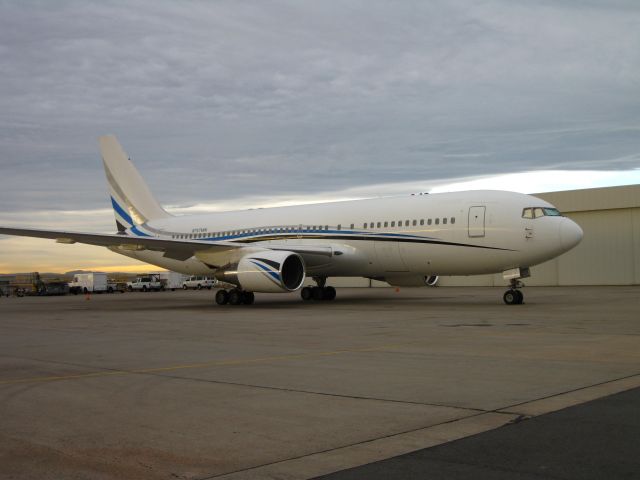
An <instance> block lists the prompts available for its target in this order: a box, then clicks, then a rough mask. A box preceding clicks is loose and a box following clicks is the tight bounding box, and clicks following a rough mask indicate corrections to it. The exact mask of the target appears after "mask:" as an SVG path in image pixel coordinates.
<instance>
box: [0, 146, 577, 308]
mask: <svg viewBox="0 0 640 480" xmlns="http://www.w3.org/2000/svg"><path fill="white" fill-rule="evenodd" d="M100 151H101V153H102V160H103V162H104V168H105V173H106V176H107V181H108V184H109V190H110V193H111V204H112V206H113V210H114V214H115V218H116V225H117V228H118V233H116V234H94V233H81V232H68V231H51V230H35V229H26V228H6V227H0V234H7V235H21V236H28V237H40V238H50V239H55V240H56V241H57V242H59V243H67V244H72V243H76V242H79V243H86V244H90V245H99V246H103V247H107V248H108V249H109V250H111V251H113V252H116V253H120V254H122V255H126V256H128V257H132V258H135V259H138V260H141V261H143V262H147V263H150V264H153V265H157V266H159V267H162V268H166V269H169V270H173V271H176V272H181V273H185V274H192V275H213V276H215V277H216V278H217V279H219V280H222V281H224V282H227V283H229V284H232V285H235V288H233V289H232V290H230V291H227V290H219V291H218V292H217V294H216V302H217V303H218V304H220V305H224V304H226V303H230V304H232V305H239V304H251V303H253V301H254V292H284V293H286V292H293V291H296V290H299V289H300V288H301V287H302V285H303V282H304V280H305V277H308V276H309V277H312V278H313V279H314V281H315V282H316V283H317V287H312V288H311V287H304V288H302V289H301V296H302V298H303V299H304V300H312V299H315V300H333V299H334V298H335V296H336V291H335V289H334V288H333V287H331V286H327V285H326V280H327V278H329V277H341V276H349V277H356V276H358V277H366V278H371V279H375V280H383V281H386V282H387V283H389V284H390V285H394V286H424V285H425V284H426V283H427V282H429V281H430V279H433V276H435V275H476V274H486V273H499V272H502V273H503V277H504V279H505V280H506V281H507V280H508V281H509V283H510V287H509V289H508V290H507V291H506V292H505V294H504V297H503V298H504V301H505V303H507V304H509V305H512V304H520V303H522V301H523V295H522V292H521V290H520V288H521V287H522V286H523V285H522V282H520V279H521V278H525V277H528V276H529V267H531V266H533V265H537V264H539V263H542V262H545V261H547V260H550V259H552V258H554V257H556V256H558V255H560V254H562V253H564V252H566V251H568V250H570V249H571V248H573V247H574V246H576V245H577V244H578V243H579V242H580V240H581V239H582V230H581V228H580V227H579V226H578V225H577V224H576V223H574V222H573V221H571V220H570V219H568V218H565V217H563V216H562V215H561V214H560V212H558V210H557V209H556V208H555V207H554V206H553V205H551V204H549V203H547V202H545V201H543V200H540V199H539V198H536V197H533V196H530V195H524V194H520V193H512V192H502V191H480V190H479V191H468V192H460V193H441V194H419V195H411V196H406V197H394V198H376V199H369V200H356V201H344V202H334V203H323V204H314V205H299V206H292V207H278V208H265V209H254V210H245V211H231V212H222V213H208V214H199V215H185V216H173V215H171V214H169V213H167V212H166V211H165V210H164V209H163V208H162V207H161V206H160V204H159V203H158V202H157V201H156V200H155V198H154V197H153V195H152V194H151V192H150V190H149V188H148V187H147V185H146V183H145V182H144V180H143V179H142V177H141V176H140V174H139V173H138V171H137V169H136V168H135V166H134V165H133V163H132V162H131V160H130V159H129V157H128V156H127V155H126V154H125V152H124V151H123V150H122V147H121V146H120V144H119V143H118V141H117V140H116V138H115V137H114V136H112V135H109V136H103V137H100ZM431 281H432V280H431Z"/></svg>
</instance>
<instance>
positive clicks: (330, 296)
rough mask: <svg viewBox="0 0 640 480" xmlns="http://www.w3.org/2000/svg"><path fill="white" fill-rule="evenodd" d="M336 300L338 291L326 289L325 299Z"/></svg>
mask: <svg viewBox="0 0 640 480" xmlns="http://www.w3.org/2000/svg"><path fill="white" fill-rule="evenodd" d="M335 298H336V289H335V288H333V287H325V288H324V299H325V300H335Z"/></svg>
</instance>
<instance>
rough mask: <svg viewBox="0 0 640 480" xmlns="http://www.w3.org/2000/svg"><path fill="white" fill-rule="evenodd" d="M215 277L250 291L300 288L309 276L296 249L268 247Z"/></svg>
mask: <svg viewBox="0 0 640 480" xmlns="http://www.w3.org/2000/svg"><path fill="white" fill-rule="evenodd" d="M215 277H216V278H217V279H218V280H220V281H222V282H227V283H232V284H234V285H238V286H240V287H241V288H242V289H243V290H246V291H248V292H265V293H281V292H293V291H295V290H298V289H299V288H300V287H301V286H302V283H303V282H304V277H305V268H304V261H303V260H302V258H301V257H300V255H298V254H297V253H294V252H286V251H278V250H265V251H261V252H255V253H250V254H248V255H245V256H244V257H242V258H241V259H240V261H239V262H238V264H237V265H235V266H233V267H229V268H226V269H224V270H219V271H217V272H216V274H215Z"/></svg>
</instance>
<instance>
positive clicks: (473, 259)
mask: <svg viewBox="0 0 640 480" xmlns="http://www.w3.org/2000/svg"><path fill="white" fill-rule="evenodd" d="M534 207H538V208H547V209H551V210H553V205H551V204H549V203H548V202H545V201H543V200H540V199H538V198H536V197H532V196H530V195H524V194H520V193H512V192H503V191H481V190H478V191H467V192H459V193H442V194H424V195H422V194H421V195H411V196H407V197H393V198H376V199H369V200H356V201H343V202H333V203H322V204H311V205H300V206H290V207H277V208H265V209H252V210H245V211H233V212H222V213H211V214H197V215H188V216H180V217H169V218H164V219H160V220H155V221H149V222H147V223H145V224H142V225H139V226H137V227H135V228H133V229H131V230H129V231H128V232H127V233H128V234H130V235H132V236H151V237H155V238H163V239H173V240H184V239H187V240H197V241H201V242H206V241H211V242H220V241H229V242H238V243H242V244H245V245H247V246H252V247H256V248H261V247H266V248H272V247H273V246H276V245H278V246H282V247H285V246H286V245H296V246H304V245H305V244H309V245H314V246H318V245H324V246H326V247H327V250H328V254H327V255H323V256H317V258H315V257H314V258H311V260H310V261H308V264H307V274H308V275H310V276H323V277H330V276H363V277H371V278H395V277H404V276H410V275H412V274H415V275H474V274H483V273H495V272H503V271H505V270H509V269H512V268H517V267H529V266H532V265H536V264H539V263H542V262H544V261H546V260H549V259H551V258H553V257H556V256H558V255H560V254H561V253H563V252H565V251H567V250H569V249H570V248H572V247H573V246H574V245H575V244H577V243H578V241H579V240H580V238H581V236H582V232H581V230H580V228H579V227H578V226H577V225H576V224H575V223H574V222H572V221H571V220H569V219H567V218H565V217H562V216H556V215H542V216H539V217H538V218H533V217H532V218H525V217H524V216H523V212H524V210H525V209H527V208H534ZM114 251H117V252H118V253H122V254H124V255H127V256H130V257H133V258H137V259H139V260H142V261H146V262H149V263H152V264H155V265H158V266H160V267H163V268H168V269H171V270H175V271H179V272H183V273H197V274H210V273H212V271H213V270H215V268H219V267H220V266H221V265H220V261H219V260H218V257H220V254H219V253H216V254H207V253H201V254H197V255H196V256H194V257H192V258H190V259H187V260H184V261H180V260H175V259H171V258H166V257H165V256H163V254H162V253H161V252H154V251H140V252H138V251H123V250H118V249H114Z"/></svg>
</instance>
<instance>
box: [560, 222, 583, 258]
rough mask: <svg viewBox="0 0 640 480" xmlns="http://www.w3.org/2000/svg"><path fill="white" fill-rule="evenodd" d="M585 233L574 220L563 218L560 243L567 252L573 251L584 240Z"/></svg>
mask: <svg viewBox="0 0 640 480" xmlns="http://www.w3.org/2000/svg"><path fill="white" fill-rule="evenodd" d="M582 236H583V232H582V229H581V228H580V226H579V225H578V224H577V223H576V222H574V221H573V220H569V219H568V218H563V219H562V223H561V224H560V243H561V244H562V247H563V248H564V249H565V251H566V250H571V249H572V248H573V247H575V246H576V245H578V244H579V243H580V240H582Z"/></svg>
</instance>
